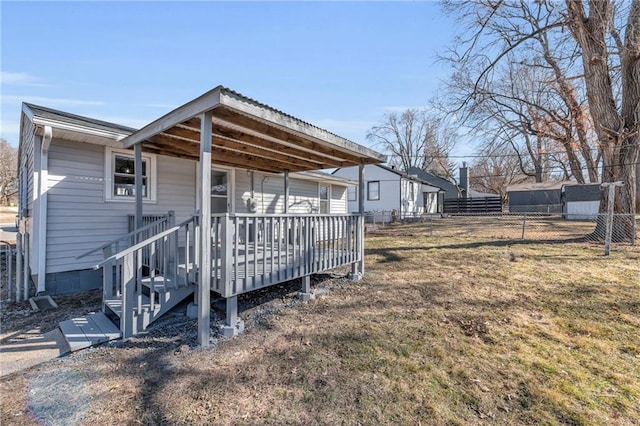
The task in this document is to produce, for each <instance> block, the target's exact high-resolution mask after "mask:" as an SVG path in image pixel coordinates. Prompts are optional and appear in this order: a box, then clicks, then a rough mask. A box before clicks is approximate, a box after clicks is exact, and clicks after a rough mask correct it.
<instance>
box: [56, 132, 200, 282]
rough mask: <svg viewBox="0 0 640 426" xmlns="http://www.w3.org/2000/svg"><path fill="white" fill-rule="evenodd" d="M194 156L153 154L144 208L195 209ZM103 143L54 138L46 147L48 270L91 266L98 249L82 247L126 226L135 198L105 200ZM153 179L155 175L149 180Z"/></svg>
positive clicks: (179, 212) (182, 213) (183, 213)
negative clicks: (153, 193)
mask: <svg viewBox="0 0 640 426" xmlns="http://www.w3.org/2000/svg"><path fill="white" fill-rule="evenodd" d="M195 171H196V166H195V162H193V161H189V160H183V159H177V158H169V157H164V156H157V175H158V176H157V179H156V181H155V182H156V185H157V200H156V202H145V203H144V205H143V213H144V214H164V213H167V212H168V211H169V210H174V211H175V213H176V221H177V222H180V221H182V220H184V219H185V218H186V217H188V216H189V215H191V214H193V212H194V210H195V182H196V180H195V179H196V178H195ZM105 179H108V182H110V181H111V177H107V176H105V147H104V146H100V145H93V144H85V143H78V142H70V141H64V140H58V139H54V140H53V141H52V143H51V147H50V149H49V179H48V194H49V195H48V215H47V216H48V217H47V256H46V259H47V268H46V272H47V273H59V272H64V271H71V270H78V269H85V268H90V267H92V266H93V265H95V264H96V263H98V262H99V261H100V260H101V259H102V255H101V254H100V253H96V254H94V255H90V256H87V257H85V258H83V259H80V260H77V259H76V258H75V257H76V256H78V255H80V254H81V253H83V252H85V251H87V250H90V249H92V248H95V247H97V246H99V245H101V244H103V243H106V242H108V241H110V240H112V239H114V238H115V237H117V236H119V235H123V234H126V233H127V232H128V218H127V216H128V215H129V214H134V213H135V204H134V202H133V200H130V201H129V200H127V201H109V200H105ZM152 182H153V180H152Z"/></svg>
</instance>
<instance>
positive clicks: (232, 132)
mask: <svg viewBox="0 0 640 426" xmlns="http://www.w3.org/2000/svg"><path fill="white" fill-rule="evenodd" d="M196 127H198V128H199V121H198V120H188V121H186V122H184V123H182V124H179V125H177V126H176V128H177V129H182V130H184V131H185V132H183V133H180V134H181V135H184V136H185V137H189V138H193V139H198V138H199V135H196V134H197V133H198V132H199V130H198V128H196ZM174 129H175V128H174ZM174 129H169V130H167V132H169V133H172V132H174ZM212 132H213V135H214V136H218V137H224V138H227V139H232V140H235V141H239V142H243V143H246V144H249V145H253V146H258V147H261V148H266V149H271V150H274V151H277V152H279V153H281V154H287V155H289V156H291V157H296V158H299V159H303V160H308V161H313V162H316V163H318V169H323V168H329V167H349V166H352V165H353V164H352V163H349V162H345V161H344V160H342V159H340V158H336V157H333V156H327V155H325V154H323V153H321V152H317V151H313V150H311V149H306V148H302V147H300V146H299V145H294V144H290V143H284V142H282V141H278V140H275V139H274V140H271V139H268V138H265V137H260V136H256V135H253V134H250V133H247V132H243V131H241V130H238V129H237V126H235V125H233V124H231V123H228V122H226V121H223V120H220V119H217V120H215V121H214V123H213V130H212ZM175 134H179V133H175Z"/></svg>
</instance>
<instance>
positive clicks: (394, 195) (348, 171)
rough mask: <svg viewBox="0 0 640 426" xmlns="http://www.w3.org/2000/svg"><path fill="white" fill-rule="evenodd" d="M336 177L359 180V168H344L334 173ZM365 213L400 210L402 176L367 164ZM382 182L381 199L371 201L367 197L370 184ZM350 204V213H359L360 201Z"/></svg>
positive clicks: (365, 169) (365, 171)
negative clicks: (371, 182)
mask: <svg viewBox="0 0 640 426" xmlns="http://www.w3.org/2000/svg"><path fill="white" fill-rule="evenodd" d="M334 175H335V176H340V177H343V178H347V179H351V180H355V181H357V180H358V167H357V166H356V167H344V168H342V169H338V170H337V171H335V172H334ZM364 181H365V184H364V197H365V198H364V211H365V212H373V211H383V210H386V211H391V210H393V209H396V210H398V211H399V210H400V197H401V194H400V176H399V175H398V174H396V173H393V172H390V171H388V170H385V169H383V168H382V167H378V166H376V165H375V164H367V165H366V166H364ZM370 181H379V182H380V199H379V200H369V199H368V197H367V195H368V194H367V189H368V182H370ZM357 197H358V195H357V192H356V200H355V201H349V202H348V208H349V212H357V211H358V200H357Z"/></svg>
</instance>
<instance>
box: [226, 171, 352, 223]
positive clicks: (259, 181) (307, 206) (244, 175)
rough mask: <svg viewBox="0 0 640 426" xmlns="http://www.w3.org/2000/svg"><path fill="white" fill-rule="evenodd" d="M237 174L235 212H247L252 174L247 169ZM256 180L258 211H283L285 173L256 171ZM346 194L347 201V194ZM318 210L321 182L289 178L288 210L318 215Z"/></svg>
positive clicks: (277, 212)
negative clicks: (283, 174)
mask: <svg viewBox="0 0 640 426" xmlns="http://www.w3.org/2000/svg"><path fill="white" fill-rule="evenodd" d="M235 175H236V181H235V195H234V196H235V204H236V213H248V209H247V202H248V201H249V199H250V198H251V173H250V172H248V171H247V170H244V169H237V170H236V173H235ZM253 179H254V185H253V198H254V200H255V201H256V203H257V206H258V209H257V211H256V213H257V214H282V213H283V212H284V176H282V175H274V174H266V173H259V172H255V173H254V178H253ZM344 197H345V200H346V193H345V195H344ZM318 211H319V199H318V182H315V181H308V180H302V179H295V178H290V179H289V213H293V214H309V213H312V214H315V213H318ZM332 213H333V210H332Z"/></svg>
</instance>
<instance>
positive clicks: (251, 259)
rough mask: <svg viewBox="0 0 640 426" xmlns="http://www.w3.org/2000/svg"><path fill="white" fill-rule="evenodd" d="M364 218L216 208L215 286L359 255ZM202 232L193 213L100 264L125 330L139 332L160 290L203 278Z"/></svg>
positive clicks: (270, 278) (238, 286)
mask: <svg viewBox="0 0 640 426" xmlns="http://www.w3.org/2000/svg"><path fill="white" fill-rule="evenodd" d="M170 217H171V218H172V217H173V215H170ZM363 225H364V223H363V217H362V216H360V215H309V216H303V215H294V214H290V215H255V214H219V215H213V216H212V217H211V241H210V243H211V262H212V265H211V266H212V276H211V290H212V291H215V292H217V293H219V294H220V295H221V296H223V297H232V296H236V295H238V294H241V293H246V292H249V291H253V290H256V289H259V288H263V287H267V286H270V285H273V284H277V283H281V282H285V281H288V280H292V279H295V278H299V277H303V276H307V275H311V274H314V273H318V272H322V271H326V270H328V269H333V268H336V267H339V266H345V265H349V264H353V263H355V262H359V261H361V260H362V256H363V232H362V229H363ZM147 226H149V225H147ZM143 229H144V228H143ZM199 235H200V232H199V224H198V216H193V217H190V218H188V219H187V220H185V221H184V222H182V223H180V224H178V225H175V226H170V227H168V228H167V229H164V230H161V231H160V232H157V233H156V234H155V235H153V236H151V237H149V238H147V239H146V240H144V241H141V242H139V243H137V244H133V245H132V246H131V247H128V248H126V249H124V250H121V251H120V252H118V253H116V254H113V255H111V256H108V257H106V258H105V260H103V261H102V262H101V263H100V264H98V265H97V266H96V267H97V268H99V267H102V268H104V269H103V271H104V272H103V280H104V282H103V292H104V298H105V301H107V300H111V301H113V300H116V301H117V303H118V304H119V305H118V306H121V314H120V315H121V317H120V319H121V330H122V332H123V336H125V337H127V336H131V335H133V334H135V333H136V332H137V327H140V326H141V325H140V324H139V323H138V322H137V321H136V320H135V316H136V315H138V316H140V315H141V314H142V313H143V312H142V311H143V310H144V309H149V310H152V311H153V310H154V306H155V305H156V303H157V302H156V299H158V300H160V299H161V295H160V294H158V293H162V292H167V291H170V290H171V289H172V288H177V287H184V286H188V285H191V284H195V283H198V273H199V262H200V261H199V257H200V249H199V247H200V246H201V245H200V241H199ZM105 303H106V302H105Z"/></svg>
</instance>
